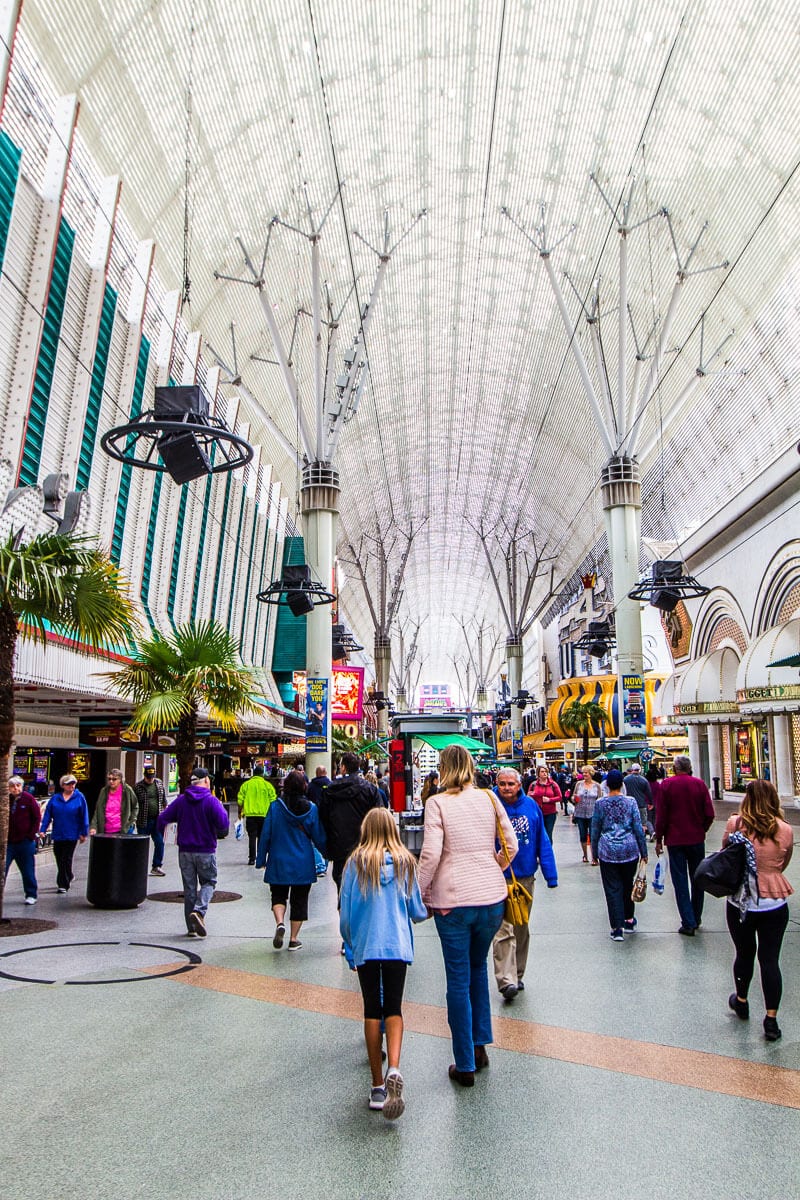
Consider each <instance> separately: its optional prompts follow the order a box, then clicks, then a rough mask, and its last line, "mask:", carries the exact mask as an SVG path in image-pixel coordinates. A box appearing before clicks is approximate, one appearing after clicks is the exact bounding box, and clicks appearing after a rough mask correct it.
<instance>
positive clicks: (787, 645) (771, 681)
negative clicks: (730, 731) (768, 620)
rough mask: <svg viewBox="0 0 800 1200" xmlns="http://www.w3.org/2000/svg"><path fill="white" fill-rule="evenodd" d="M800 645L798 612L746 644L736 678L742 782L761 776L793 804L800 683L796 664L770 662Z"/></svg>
mask: <svg viewBox="0 0 800 1200" xmlns="http://www.w3.org/2000/svg"><path fill="white" fill-rule="evenodd" d="M798 644H800V617H794V618H792V620H790V621H785V622H784V623H783V624H782V625H776V626H774V627H773V628H772V629H768V630H766V632H765V633H762V634H761V636H760V637H758V638H756V640H755V641H754V642H753V643H752V645H751V646H750V647H749V648H748V650H747V653H746V654H745V655H744V657H743V659H742V661H741V665H740V667H739V671H738V674H737V679H736V699H737V702H738V706H739V713H740V714H741V716H740V720H739V725H738V726H737V729H736V753H737V760H736V763H737V769H739V770H740V771H741V773H742V774H741V781H742V782H741V785H740V786H743V785H745V784H746V782H747V778H748V777H752V776H753V775H760V776H761V778H764V779H766V778H769V779H771V780H772V782H773V783H774V784H775V786H776V788H777V789H778V794H779V795H780V797H781V799H782V800H784V801H793V802H794V803H800V682H799V681H798V671H797V668H796V667H773V666H770V664H771V663H774V662H779V661H780V660H781V659H784V658H788V657H789V656H790V655H792V654H796V653H797V646H798ZM745 771H749V772H750V775H749V776H745V774H744V772H745Z"/></svg>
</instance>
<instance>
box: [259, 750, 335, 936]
mask: <svg viewBox="0 0 800 1200" xmlns="http://www.w3.org/2000/svg"><path fill="white" fill-rule="evenodd" d="M307 787H308V785H307V783H306V782H305V780H304V779H302V778H301V776H300V775H298V773H297V772H296V771H290V772H289V774H288V775H287V776H286V779H285V781H284V784H283V797H282V798H280V799H278V800H274V801H273V802H272V804H270V806H269V809H268V810H267V815H266V817H265V818H264V827H263V829H262V830H261V837H260V838H259V841H258V854H257V856H256V867H259V868H260V867H263V866H265V865H266V870H265V871H264V882H265V883H268V884H269V885H270V893H271V896H270V899H271V901H272V911H273V913H274V916H275V936H274V937H273V939H272V944H273V946H274V947H275V949H276V950H280V948H281V946H282V945H283V939H284V937H285V936H286V925H285V917H286V905H287V903H289V902H290V903H291V908H290V913H289V924H290V931H289V949H290V950H299V949H300V947H301V945H302V943H301V942H300V941H299V938H298V935H299V933H300V926H301V925H302V924H303V922H304V921H307V920H308V895H309V892H310V891H311V885H312V883H315V882H316V879H317V868H316V862H315V859H314V847H315V846H316V847H317V849H318V850H319V852H320V854H322V855H323V856H324V855H325V853H326V850H327V846H326V844H325V833H324V831H323V828H322V823H321V821H320V819H319V812H318V810H317V806H316V804H313V803H312V802H311V801H310V800H309V799H308V798H307V797H306V794H305V793H306V790H307Z"/></svg>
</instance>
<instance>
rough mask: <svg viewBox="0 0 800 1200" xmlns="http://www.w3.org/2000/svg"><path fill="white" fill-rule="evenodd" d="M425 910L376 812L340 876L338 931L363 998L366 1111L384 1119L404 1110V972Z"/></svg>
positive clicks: (389, 822) (389, 826) (405, 857)
mask: <svg viewBox="0 0 800 1200" xmlns="http://www.w3.org/2000/svg"><path fill="white" fill-rule="evenodd" d="M427 916H428V910H427V908H426V907H425V905H424V904H423V903H422V896H421V895H420V890H419V884H418V883H417V864H416V860H415V858H414V856H413V854H411V852H410V851H409V850H407V849H406V848H405V846H404V845H403V843H402V842H401V841H400V837H399V835H398V833H397V826H396V825H395V822H394V817H393V816H392V814H391V813H390V812H389V811H388V809H385V808H373V809H370V811H369V812H368V813H367V815H366V816H365V817H364V820H363V822H362V824H361V841H360V842H359V844H358V845H357V846H356V848H355V850H354V851H353V853H352V854H351V855H350V857H349V858H348V860H347V862H346V864H345V868H344V872H343V874H342V891H341V915H340V918H339V927H340V930H341V934H342V939H343V941H344V948H345V954H346V956H347V961H348V962H349V964H350V967H351V969H352V970H355V971H358V982H359V984H360V985H361V994H362V996H363V999H364V1040H365V1042H366V1044H367V1055H368V1057H369V1066H370V1071H371V1072H372V1090H371V1092H370V1099H369V1106H370V1108H373V1109H379V1110H382V1111H383V1115H384V1117H386V1118H387V1120H389V1121H393V1120H395V1119H396V1118H397V1117H399V1116H400V1114H401V1113H402V1112H403V1109H404V1108H405V1102H404V1100H403V1076H402V1075H401V1074H400V1049H401V1046H402V1043H403V1014H402V1008H401V1006H402V1001H403V988H404V986H405V980H406V968H407V966H408V964H409V963H411V962H413V961H414V935H413V932H412V929H411V922H412V921H424V920H425V919H426V918H427ZM382 1022H383V1023H384V1024H385V1028H386V1051H387V1057H388V1070H387V1072H386V1078H385V1079H384V1077H383V1066H382V1064H381V1040H382V1033H381V1023H382Z"/></svg>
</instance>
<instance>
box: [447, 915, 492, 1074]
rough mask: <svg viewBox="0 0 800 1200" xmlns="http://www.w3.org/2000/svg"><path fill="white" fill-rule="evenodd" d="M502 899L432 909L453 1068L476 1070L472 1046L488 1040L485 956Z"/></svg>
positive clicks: (490, 1022)
mask: <svg viewBox="0 0 800 1200" xmlns="http://www.w3.org/2000/svg"><path fill="white" fill-rule="evenodd" d="M504 908H505V901H503V900H500V901H498V903H497V904H481V905H469V906H466V907H464V908H452V909H451V910H450V912H449V913H447V915H446V916H443V915H442V914H441V913H434V920H435V921H436V930H437V932H438V934H439V940H440V941H441V943H442V957H443V959H444V970H445V975H446V976H447V1023H448V1025H449V1026H450V1033H451V1035H452V1038H453V1051H454V1053H455V1059H456V1063H455V1065H456V1069H457V1070H459V1071H474V1070H475V1047H476V1046H485V1045H486V1044H487V1043H488V1042H491V1040H492V1010H491V1002H490V1000H489V975H488V971H487V967H486V956H487V955H488V953H489V947H490V946H491V944H492V938H493V937H494V935H495V934H496V933H497V931H498V929H499V928H500V924H501V922H502V920H503V909H504Z"/></svg>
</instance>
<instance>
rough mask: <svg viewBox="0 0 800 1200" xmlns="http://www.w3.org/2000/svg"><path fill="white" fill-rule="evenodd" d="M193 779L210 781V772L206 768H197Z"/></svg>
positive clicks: (193, 773)
mask: <svg viewBox="0 0 800 1200" xmlns="http://www.w3.org/2000/svg"><path fill="white" fill-rule="evenodd" d="M192 779H208V771H207V770H206V769H205V767H195V769H194V770H193V771H192Z"/></svg>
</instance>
